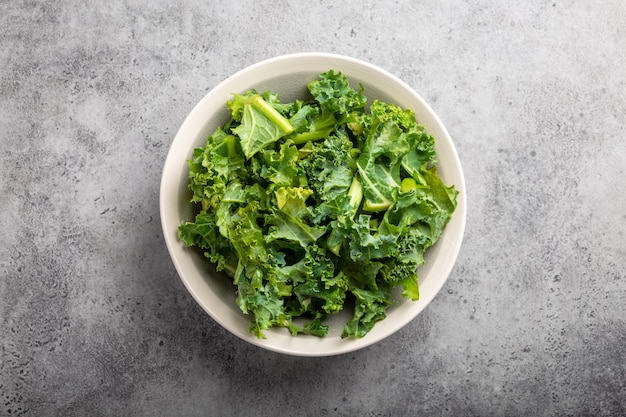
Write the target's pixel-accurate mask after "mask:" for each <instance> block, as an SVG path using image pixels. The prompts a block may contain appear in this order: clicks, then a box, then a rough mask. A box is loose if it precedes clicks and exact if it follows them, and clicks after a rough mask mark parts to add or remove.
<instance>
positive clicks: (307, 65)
mask: <svg viewBox="0 0 626 417" xmlns="http://www.w3.org/2000/svg"><path fill="white" fill-rule="evenodd" d="M329 69H333V70H335V71H341V72H342V73H344V74H345V75H346V76H347V77H348V80H349V81H350V82H351V84H352V85H353V87H355V88H358V85H359V83H360V84H362V85H363V87H364V94H365V96H366V97H367V99H368V103H371V102H372V101H373V100H374V99H378V100H381V101H386V102H390V103H394V104H397V105H399V106H401V107H403V108H410V109H412V110H413V111H414V112H415V114H416V117H417V120H418V121H419V122H420V123H421V124H423V125H424V126H425V128H426V131H427V132H428V133H430V134H431V135H433V136H434V137H435V140H436V145H435V147H436V150H437V153H438V160H439V162H438V165H437V169H438V172H439V175H440V176H441V177H442V178H443V180H444V182H445V183H447V184H454V185H455V187H456V188H457V189H458V190H459V196H458V207H457V209H456V211H455V213H454V214H453V217H452V219H451V221H450V223H449V224H448V226H447V227H446V229H445V230H444V232H443V234H442V236H441V238H440V240H439V241H438V242H437V244H436V245H434V246H433V247H432V248H430V249H429V251H427V253H426V256H425V258H426V264H425V265H424V266H422V267H421V268H420V269H419V271H418V274H419V278H420V279H419V282H420V300H418V301H415V302H413V301H408V300H404V299H402V298H401V297H397V300H398V303H397V304H395V305H393V306H392V307H390V308H389V310H388V313H387V318H386V319H385V320H383V321H381V322H378V323H377V324H376V326H375V327H374V329H372V331H370V333H369V334H368V335H366V336H365V337H364V338H362V339H341V338H340V335H341V331H342V328H343V325H344V324H345V323H346V322H347V321H348V320H349V319H350V316H351V315H350V313H349V312H348V311H344V312H342V313H340V314H338V315H336V316H333V317H332V318H330V319H329V320H327V323H328V324H329V325H330V331H329V334H328V335H327V336H326V337H324V338H317V337H314V336H307V335H299V336H297V337H293V336H291V335H290V334H289V333H288V331H287V330H286V329H272V330H269V331H266V332H265V334H266V336H267V339H263V340H260V339H257V338H256V336H254V335H253V334H250V333H249V332H248V327H249V324H250V317H248V316H245V315H244V314H243V313H241V311H240V310H239V309H238V307H237V306H236V304H235V301H234V300H235V288H234V286H233V285H232V283H231V282H230V280H229V279H228V278H227V277H225V276H223V275H221V274H219V273H216V272H215V270H214V269H213V267H212V266H211V265H210V264H209V262H208V260H206V259H205V258H204V257H203V256H202V254H201V252H199V251H197V250H194V249H191V248H186V247H184V246H183V245H182V243H181V242H180V241H179V240H178V238H177V228H178V225H179V224H180V222H181V221H183V220H185V221H188V220H193V219H194V216H195V213H196V209H195V208H194V207H193V206H192V204H191V203H190V202H189V201H190V198H191V194H190V192H189V190H188V188H187V184H188V178H187V174H188V169H187V163H186V161H187V159H189V158H190V157H191V155H192V153H193V149H194V148H195V147H198V146H203V145H204V143H205V142H206V138H207V137H208V136H209V135H210V134H212V133H213V131H214V130H215V129H216V128H217V127H218V126H221V125H222V124H224V123H225V122H226V121H227V120H228V119H229V117H230V113H229V111H228V109H227V108H226V105H225V103H226V101H229V100H231V98H232V94H233V93H245V92H246V91H247V90H249V89H250V88H255V89H256V90H257V91H259V92H262V91H271V92H273V93H277V94H278V95H279V97H280V99H281V101H283V102H289V101H293V100H295V99H306V98H309V97H310V95H309V93H308V90H307V87H306V86H307V84H308V83H309V82H310V81H312V80H314V79H316V78H317V77H318V75H319V74H320V73H321V72H324V71H327V70H329ZM160 199H161V200H160V205H161V207H160V209H161V221H162V225H163V233H164V236H165V240H166V244H167V247H168V250H169V252H170V255H171V257H172V260H173V262H174V265H175V267H176V270H177V272H178V274H179V275H180V278H181V279H182V281H183V283H184V284H185V286H186V288H187V289H188V291H189V292H190V293H191V295H192V296H193V297H194V299H195V300H196V301H197V302H198V303H199V304H200V306H202V308H203V309H204V310H205V311H206V312H207V313H208V314H209V315H211V317H212V318H213V319H214V320H216V321H217V322H218V323H219V324H220V325H222V326H223V327H225V328H226V329H227V330H229V331H230V332H231V333H233V334H235V335H236V336H238V337H240V338H242V339H244V340H246V341H248V342H250V343H252V344H255V345H258V346H261V347H263V348H266V349H270V350H273V351H277V352H282V353H287V354H292V355H300V356H325V355H335V354H340V353H345V352H349V351H353V350H356V349H359V348H362V347H365V346H368V345H370V344H372V343H375V342H377V341H379V340H381V339H383V338H385V337H387V336H389V335H391V334H393V333H394V332H396V331H397V330H398V329H400V328H402V327H403V326H404V325H406V324H407V323H408V322H410V321H411V320H412V319H413V318H415V317H416V316H417V315H418V314H419V313H420V312H421V311H422V310H423V309H424V308H425V307H426V305H427V304H428V303H429V302H430V301H431V300H432V299H433V298H434V297H435V296H436V294H437V293H438V292H439V290H440V289H441V287H442V286H443V284H444V282H445V280H446V279H447V277H448V275H449V273H450V271H451V269H452V267H453V265H454V262H455V260H456V257H457V255H458V252H459V249H460V246H461V242H462V239H463V232H464V228H465V210H466V206H465V183H464V178H463V172H462V168H461V164H460V161H459V158H458V155H457V152H456V150H455V148H454V145H453V143H452V140H451V139H450V136H449V134H448V132H447V131H446V129H445V127H444V126H443V124H442V123H441V121H440V120H439V118H438V117H437V115H436V114H435V113H434V112H433V110H432V109H431V108H430V107H429V106H428V105H427V104H426V102H425V101H424V100H423V99H422V98H421V97H420V96H419V95H418V94H417V93H416V92H415V91H413V90H412V89H411V88H410V87H409V86H408V85H406V84H405V83H404V82H402V81H400V80H399V79H397V78H396V77H395V76H393V75H391V74H389V73H388V72H386V71H384V70H382V69H380V68H377V67H375V66H373V65H371V64H368V63H365V62H362V61H359V60H356V59H353V58H348V57H344V56H338V55H331V54H313V53H311V54H294V55H286V56H282V57H278V58H273V59H270V60H267V61H263V62H261V63H258V64H255V65H253V66H251V67H248V68H246V69H244V70H242V71H240V72H238V73H236V74H234V75H233V76H231V77H230V78H228V79H226V80H225V81H223V82H222V83H221V84H219V85H218V86H216V87H215V88H214V89H213V90H211V91H210V92H209V93H208V94H207V95H206V96H205V97H204V98H203V99H202V100H201V101H200V102H199V103H198V104H197V105H196V106H195V107H194V109H193V110H192V111H191V113H190V114H189V116H188V117H187V118H186V119H185V121H184V122H183V124H182V126H181V127H180V129H179V131H178V133H177V135H176V137H175V138H174V141H173V143H172V145H171V148H170V151H169V153H168V156H167V159H166V162H165V165H164V170H163V176H162V180H161V195H160Z"/></svg>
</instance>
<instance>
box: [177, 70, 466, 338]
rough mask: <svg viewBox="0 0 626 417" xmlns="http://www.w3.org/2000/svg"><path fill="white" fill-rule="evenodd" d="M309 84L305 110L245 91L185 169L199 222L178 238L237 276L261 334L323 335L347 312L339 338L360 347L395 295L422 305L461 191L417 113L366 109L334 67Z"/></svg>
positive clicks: (389, 107)
mask: <svg viewBox="0 0 626 417" xmlns="http://www.w3.org/2000/svg"><path fill="white" fill-rule="evenodd" d="M308 88H309V91H310V93H311V97H312V99H311V100H309V101H300V100H298V101H295V102H292V103H281V102H280V100H279V97H278V95H276V94H274V93H271V92H264V93H262V94H259V93H257V92H256V91H255V90H250V91H248V92H247V93H246V94H243V95H240V94H235V95H234V96H233V100H232V101H229V102H228V103H226V104H227V106H228V108H229V109H230V111H231V115H232V118H231V120H230V121H229V122H228V123H227V124H225V125H224V126H222V127H220V128H218V129H216V130H215V132H214V133H213V134H212V135H211V136H210V137H208V138H207V141H206V144H205V146H203V147H201V148H197V149H195V150H194V153H193V156H192V158H191V159H190V160H189V161H188V165H189V189H190V190H191V191H192V192H193V196H192V199H191V201H192V203H196V204H198V210H199V212H198V214H197V216H196V218H195V220H194V221H193V222H183V223H182V224H181V225H180V227H179V236H180V239H181V240H182V241H183V242H184V244H185V245H187V246H194V247H197V248H199V249H200V250H202V251H203V252H204V254H205V256H206V257H207V258H208V260H209V261H210V262H212V263H214V264H215V265H216V268H217V269H218V270H220V271H224V272H225V273H226V274H227V275H228V276H230V277H231V279H232V280H233V283H234V285H235V288H236V295H237V297H236V302H237V305H238V306H239V308H240V309H241V311H243V312H244V313H246V314H250V315H251V324H250V331H251V332H253V333H254V334H256V335H257V336H258V337H259V338H263V337H265V336H264V330H267V329H270V328H272V327H277V326H278V327H285V328H287V329H288V330H289V331H290V332H291V333H292V334H294V335H296V334H299V333H306V334H311V335H315V336H320V337H321V336H324V335H325V334H327V332H328V326H327V325H325V324H324V320H325V319H326V318H327V317H328V316H329V315H332V314H336V313H338V312H339V311H341V310H342V309H344V308H345V306H346V305H352V304H354V311H353V312H352V318H351V319H350V320H349V321H348V322H347V323H346V325H345V327H344V329H343V332H342V337H363V336H365V335H366V334H367V333H368V332H369V331H370V330H371V329H372V328H373V327H374V325H375V324H376V323H377V322H378V321H380V320H382V319H384V318H385V315H386V311H387V309H388V308H389V306H391V305H392V304H393V303H394V299H393V297H392V292H393V289H394V288H395V287H401V289H402V296H403V297H405V298H408V299H410V300H417V299H418V298H419V285H418V275H417V271H418V267H419V266H420V265H422V264H423V263H424V252H425V251H426V250H427V249H428V248H429V247H430V246H432V245H433V244H434V243H435V242H436V241H437V240H438V239H439V237H440V235H441V233H442V231H443V229H444V228H445V226H446V224H447V223H448V221H449V220H450V218H451V216H452V213H453V212H454V210H455V208H456V204H457V203H456V197H457V190H456V189H455V188H454V186H447V185H445V184H444V183H443V182H442V181H441V179H440V178H439V176H438V175H437V172H436V169H435V166H434V163H435V162H436V152H435V150H434V138H433V137H432V136H430V135H428V134H427V133H425V132H424V127H423V126H422V125H420V124H419V123H418V122H417V121H416V120H415V115H414V114H413V112H412V111H410V110H406V109H401V108H399V107H397V106H395V105H393V104H388V103H381V102H378V101H374V102H373V103H372V104H371V105H370V106H369V109H368V110H369V111H367V110H366V106H365V104H366V98H365V96H364V95H363V87H362V86H359V89H358V90H355V89H353V88H352V87H351V86H350V84H349V82H348V80H347V78H346V77H345V76H344V75H343V74H341V73H340V72H335V71H333V70H329V71H328V72H325V73H322V74H320V77H319V79H317V80H314V81H312V82H311V83H309V85H308ZM347 300H351V302H350V303H349V304H348V303H347ZM296 318H301V319H304V320H302V321H301V320H295V319H296Z"/></svg>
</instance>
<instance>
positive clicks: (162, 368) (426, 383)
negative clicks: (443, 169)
mask: <svg viewBox="0 0 626 417" xmlns="http://www.w3.org/2000/svg"><path fill="white" fill-rule="evenodd" d="M0 28H2V29H0V45H1V48H0V146H1V154H0V213H1V215H0V233H1V239H0V278H1V279H0V337H1V342H0V415H28V416H43V415H46V416H53V415H59V416H87V415H89V416H100V415H101V416H118V415H133V416H138V415H146V416H159V415H163V416H166V415H181V416H206V415H210V416H212V415H214V416H228V415H248V416H266V415H275V416H279V415H280V416H282V415H285V416H296V415H309V416H325V415H328V416H334V415H337V416H355V415H362V416H409V415H463V416H470V415H477V416H478V415H481V416H485V415H554V416H556V415H559V416H562V415H624V414H626V376H625V374H626V275H625V270H626V236H625V233H626V210H625V209H626V197H625V196H626V192H625V191H626V175H625V172H624V161H625V160H626V137H625V136H626V135H625V133H626V132H625V125H626V120H625V113H626V70H625V68H626V6H625V3H624V2H623V1H621V0H610V1H603V2H587V1H566V2H565V1H559V0H556V1H551V2H494V1H486V0H480V1H475V2H468V1H461V0H453V1H449V2H441V4H440V2H425V1H394V2H387V3H384V4H383V3H382V2H372V1H362V0H361V1H354V0H349V1H344V2H331V1H315V2H284V1H283V2H270V1H237V2H226V1H222V2H207V1H199V0H190V1H185V2H178V3H177V2H171V1H163V0H152V1H122V0H111V1H107V2H95V1H85V2H75V1H68V0H59V1H51V2H43V1H17V0H5V1H2V2H1V3H0ZM302 51H324V52H335V53H341V54H346V55H350V56H354V57H357V58H361V59H364V60H367V61H370V62H372V63H374V64H376V65H379V66H381V67H383V68H385V69H387V70H389V71H390V72H392V73H394V74H396V75H398V76H399V77H400V78H402V79H404V80H405V81H406V82H407V83H409V84H410V85H411V86H413V87H414V88H415V89H416V90H417V91H419V92H420V93H421V94H422V95H423V96H424V98H425V99H426V100H427V101H429V102H430V103H431V105H432V106H433V107H434V109H435V110H436V111H437V112H438V114H439V115H440V116H441V118H442V120H443V121H444V123H446V125H447V126H448V129H449V131H450V133H451V135H452V137H453V139H454V141H455V143H456V145H457V147H458V151H459V154H460V156H461V158H462V161H463V165H464V169H465V174H466V179H467V188H468V223H467V232H466V239H465V243H464V246H463V248H462V251H461V254H460V256H459V259H458V262H457V264H456V267H455V268H454V270H453V273H452V274H451V276H450V278H449V280H448V282H447V283H446V285H445V287H444V288H443V290H442V292H441V294H440V295H439V296H438V297H437V298H436V299H435V301H434V302H433V303H432V304H431V305H430V306H429V307H428V308H427V309H426V310H425V311H424V313H423V314H421V315H420V316H419V317H418V318H417V319H415V320H414V321H413V322H412V323H411V324H410V325H409V326H408V327H406V328H405V329H403V330H401V331H400V332H398V333H397V334H395V335H393V336H392V337H390V338H388V339H386V340H384V341H383V342H381V343H379V344H377V345H374V346H372V347H370V348H367V349H364V350H361V351H358V352H354V353H351V354H347V355H342V356H338V357H331V358H315V359H312V358H295V357H288V356H281V355H279V354H276V353H271V352H267V351H263V350H260V349H258V348H256V347H253V346H250V345H248V344H246V343H244V342H242V341H240V340H239V339H237V338H235V337H234V336H232V335H230V334H229V333H227V332H226V331H224V330H223V329H222V328H220V327H219V326H218V325H217V324H216V323H215V322H213V321H212V319H210V318H209V317H207V316H206V314H204V313H203V311H202V310H201V309H200V308H199V307H198V306H197V305H196V304H195V302H194V301H193V299H192V298H191V297H190V296H189V295H188V294H187V293H186V291H185V289H184V287H183V285H182V284H181V282H180V280H179V279H178V277H177V275H176V272H175V270H174V268H173V266H172V264H171V262H170V260H169V257H168V254H167V250H166V248H165V245H164V242H163V239H162V235H161V228H160V219H159V210H158V190H159V181H160V172H161V169H162V166H163V162H164V158H165V155H166V153H167V150H168V147H169V144H170V143H171V141H172V139H173V137H174V134H175V132H176V130H177V129H178V127H179V125H180V124H181V122H182V121H183V119H184V117H185V115H186V114H187V113H188V112H189V111H190V110H191V108H192V107H193V105H194V104H195V103H196V102H197V101H198V100H199V99H200V98H201V97H202V96H203V95H204V94H205V93H206V92H207V91H208V90H210V89H211V88H212V87H214V86H215V85H216V84H217V83H218V82H220V81H221V80H223V79H224V78H226V77H227V76H229V75H230V74H232V73H233V72H235V71H236V70H239V69H241V68H243V67H245V66H247V65H249V64H252V63H254V62H257V61H260V60H263V59H265V58H268V57H272V56H276V55H280V54H284V53H291V52H302Z"/></svg>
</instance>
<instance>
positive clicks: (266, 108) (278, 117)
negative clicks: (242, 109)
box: [249, 94, 293, 135]
mask: <svg viewBox="0 0 626 417" xmlns="http://www.w3.org/2000/svg"><path fill="white" fill-rule="evenodd" d="M249 103H250V105H251V106H252V107H254V108H255V109H257V110H258V111H260V112H261V113H262V114H263V115H264V116H265V117H267V118H268V119H269V120H270V121H271V122H272V123H274V124H275V125H276V126H278V127H279V128H280V130H282V131H283V132H284V134H285V135H288V134H289V133H291V132H293V126H292V125H291V123H289V120H287V119H286V118H284V117H283V115H282V114H280V113H279V112H278V111H277V110H276V109H275V108H274V107H272V105H271V104H269V103H268V102H267V101H265V100H263V97H261V96H260V95H258V94H254V95H253V96H251V97H250V99H249Z"/></svg>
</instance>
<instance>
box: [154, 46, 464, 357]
mask: <svg viewBox="0 0 626 417" xmlns="http://www.w3.org/2000/svg"><path fill="white" fill-rule="evenodd" d="M320 61H323V62H326V61H328V62H330V61H334V62H337V63H341V64H342V66H344V67H345V66H353V67H354V68H359V69H361V70H363V71H367V72H371V73H376V74H378V75H380V76H382V77H385V78H386V79H387V80H388V81H390V82H392V83H395V84H396V85H397V86H398V88H402V89H403V90H406V91H405V93H406V94H407V95H410V99H411V100H415V101H416V102H419V103H420V106H422V108H423V110H425V111H426V112H427V113H428V115H429V116H430V118H431V119H432V121H434V123H435V124H436V125H437V126H436V127H437V128H438V129H439V130H441V132H440V133H442V134H443V137H441V135H439V136H438V137H436V138H435V140H436V145H435V146H436V147H437V146H438V145H441V144H442V143H444V142H445V146H446V147H447V152H448V154H447V155H446V160H449V162H450V163H451V165H452V166H453V167H454V169H455V170H456V174H457V175H456V179H455V181H454V186H455V187H456V188H457V190H458V191H459V194H458V196H457V208H456V209H455V212H454V213H453V215H452V219H451V220H450V222H451V223H452V222H453V221H454V222H455V224H456V229H457V234H456V235H455V237H454V239H453V241H450V242H447V243H446V244H447V246H446V259H447V262H446V264H445V266H444V267H443V270H442V271H440V275H442V277H441V278H440V279H439V280H438V281H437V284H436V286H435V288H433V291H431V292H430V293H431V294H430V296H429V297H427V299H422V298H421V294H420V300H419V301H415V302H411V301H409V302H411V303H420V306H419V307H418V308H412V309H411V311H410V314H409V315H408V316H406V317H404V316H403V320H401V321H399V322H397V323H389V322H387V323H386V325H385V329H384V330H385V331H382V332H379V333H378V334H377V335H376V337H370V338H368V336H370V334H368V335H366V336H365V337H364V338H360V339H342V341H341V345H339V346H334V349H332V350H328V349H325V348H324V347H323V346H322V345H321V344H323V342H324V340H325V339H324V338H321V339H320V338H315V339H316V340H309V339H308V338H310V337H313V336H308V338H307V341H308V342H311V343H308V344H307V345H308V346H307V347H306V348H302V344H300V343H291V342H288V343H285V344H281V343H273V342H268V339H269V338H270V337H271V335H270V334H268V333H267V332H266V334H268V339H258V338H257V337H256V336H254V335H252V334H250V333H249V332H247V329H245V331H242V329H237V328H234V327H233V326H232V325H231V324H230V323H229V322H228V321H227V320H226V319H225V318H224V317H223V316H222V315H221V314H218V313H217V312H216V311H215V310H214V309H213V308H212V306H210V305H207V302H206V300H204V299H203V298H202V297H201V295H200V294H199V292H198V290H197V289H196V288H195V287H194V286H193V285H192V283H191V282H190V281H189V280H188V279H187V277H186V273H185V268H184V266H183V265H182V263H181V260H180V259H178V257H177V256H176V250H179V249H180V248H176V247H175V245H178V246H180V245H182V243H181V242H180V241H179V240H178V238H177V234H176V233H173V229H174V228H176V229H177V227H178V225H179V224H180V222H181V221H182V219H170V218H169V217H168V213H170V207H171V203H169V202H168V201H167V200H168V198H169V197H170V196H171V195H172V192H173V188H172V187H173V184H172V181H171V180H170V178H169V175H170V171H171V170H172V169H182V168H181V167H177V166H175V165H173V164H178V163H179V162H180V156H179V155H177V154H176V152H175V148H176V145H177V144H178V143H179V142H181V141H183V139H182V138H183V137H184V136H186V135H187V134H188V131H189V130H193V129H192V127H193V126H194V125H195V124H197V123H198V121H199V120H202V117H203V115H202V114H201V112H202V110H203V108H204V107H205V106H206V103H207V102H208V101H210V99H211V98H212V97H213V96H214V95H216V94H221V92H222V91H224V90H225V88H226V87H227V86H229V85H230V84H232V83H236V82H237V81H239V80H240V79H245V78H246V77H247V76H248V75H249V74H255V73H258V72H263V69H265V68H276V67H279V66H283V65H284V66H287V65H289V64H294V63H298V62H301V63H302V62H304V63H306V62H320ZM329 68H330V67H329ZM348 77H349V79H350V76H348ZM229 93H232V92H231V91H229ZM365 94H366V95H367V91H366V92H365ZM224 107H225V106H224ZM426 130H427V131H429V130H432V126H426ZM189 156H190V155H187V159H188V158H189ZM185 161H186V159H185ZM185 172H187V170H185ZM177 188H178V187H177ZM179 192H180V190H179ZM189 204H191V203H189ZM159 212H160V219H161V225H162V232H163V237H164V239H165V242H166V246H167V249H168V253H169V255H170V259H171V260H172V263H173V264H174V267H175V269H176V272H177V274H178V276H179V278H180V279H181V281H182V282H183V284H184V286H185V287H186V289H187V291H188V292H189V293H190V294H191V296H192V297H193V298H194V300H195V301H196V302H197V303H198V305H200V306H201V307H202V309H203V310H204V311H205V312H206V313H207V314H209V316H210V317H211V318H212V319H213V320H214V321H216V322H217V323H218V324H219V325H220V326H221V327H223V328H224V329H226V330H227V331H229V332H230V333H231V334H234V335H235V336H237V337H238V338H240V339H243V340H244V341H246V342H248V343H250V344H252V345H255V346H258V347H261V348H263V349H267V350H270V351H274V352H278V353H283V354H287V355H293V356H312V357H313V356H333V355H339V354H344V353H348V352H353V351H355V350H358V349H362V348H365V347H368V346H370V345H372V344H375V343H378V342H380V341H381V340H384V339H385V338H387V337H389V336H391V335H392V334H394V333H396V332H397V331H398V330H400V329H401V328H403V327H405V326H406V325H407V324H408V323H410V322H411V321H412V320H414V319H415V318H416V317H417V316H418V315H419V314H420V313H421V312H422V311H423V310H424V309H425V308H426V307H427V306H428V305H429V304H430V302H431V301H432V300H433V299H434V298H435V297H436V295H437V294H438V293H439V292H440V291H441V288H442V287H443V285H444V284H445V282H446V281H447V279H448V277H449V275H450V273H451V272H452V269H453V267H454V265H455V264H456V260H457V258H458V254H459V252H460V248H461V245H462V242H463V239H464V234H465V227H466V217H467V203H466V185H465V177H464V174H463V167H462V165H461V160H460V158H459V155H458V152H457V150H456V148H455V146H454V143H453V141H452V138H451V137H450V135H449V133H448V131H447V129H446V127H445V125H444V124H443V123H442V121H441V120H440V118H439V116H438V115H437V114H436V113H435V112H434V110H433V109H432V108H431V107H430V105H429V104H428V103H427V102H426V101H425V100H424V99H423V98H422V97H421V95H419V94H418V93H417V91H416V90H414V89H413V88H412V87H410V86H409V85H408V84H407V83H405V82H404V81H402V80H401V79H400V78H398V77H397V76H395V75H393V74H392V73H390V72H388V71H387V70H385V69H383V68H380V67H378V66H376V65H374V64H372V63H369V62H366V61H363V60H361V59H358V58H354V57H350V56H346V55H340V54H335V53H328V52H299V53H292V54H285V55H278V56H274V57H272V58H268V59H265V60H262V61H259V62H256V63H254V64H252V65H250V66H247V67H245V68H242V69H240V70H238V71H236V72H234V73H233V74H232V75H230V76H228V77H227V78H225V79H224V80H223V81H221V82H219V83H218V84H217V85H216V86H215V87H213V88H212V89H210V90H209V91H208V92H207V93H206V94H205V95H204V96H203V97H202V98H201V100H200V101H199V102H197V103H196V104H195V105H194V106H193V108H192V110H191V111H190V112H189V113H188V114H187V116H186V117H185V119H184V120H183V123H182V124H181V125H180V127H179V129H178V131H177V133H176V135H175V136H174V139H173V141H172V142H171V144H170V147H169V149H168V153H167V156H166V158H165V162H164V165H163V171H162V175H161V183H160V188H159ZM449 226H450V223H449V224H448V226H447V227H446V230H447V228H448V227H449ZM446 230H444V233H443V235H445V234H446V233H445V232H446ZM443 235H442V237H443ZM437 244H439V242H437ZM437 244H436V245H437ZM436 245H435V246H436ZM207 262H208V260H207ZM241 314H243V313H241ZM385 320H387V319H385ZM380 323H382V322H379V323H377V326H379V325H380ZM375 328H376V326H375ZM283 330H284V329H283ZM370 333H372V332H370ZM288 337H289V338H292V339H298V338H304V337H307V336H306V335H298V336H291V335H289V336H288ZM317 339H319V340H317ZM280 340H282V339H280ZM326 340H328V339H326Z"/></svg>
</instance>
